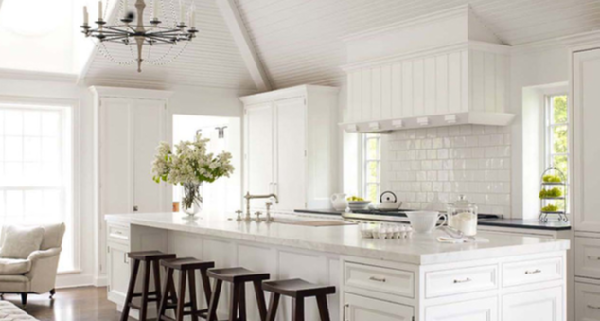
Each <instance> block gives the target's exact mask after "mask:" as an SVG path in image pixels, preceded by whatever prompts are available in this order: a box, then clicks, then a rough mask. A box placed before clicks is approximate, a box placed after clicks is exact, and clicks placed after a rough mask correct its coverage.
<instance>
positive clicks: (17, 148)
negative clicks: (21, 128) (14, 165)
mask: <svg viewBox="0 0 600 321" xmlns="http://www.w3.org/2000/svg"><path fill="white" fill-rule="evenodd" d="M4 143H5V144H6V146H4V159H5V160H6V161H10V162H20V161H22V160H23V138H22V137H6V140H5V141H4Z"/></svg>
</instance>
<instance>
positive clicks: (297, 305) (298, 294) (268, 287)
mask: <svg viewBox="0 0 600 321" xmlns="http://www.w3.org/2000/svg"><path fill="white" fill-rule="evenodd" d="M263 289H264V290H265V291H267V292H272V293H273V294H272V295H271V303H270V305H269V313H268V314H267V320H266V321H274V320H275V314H276V313H277V306H278V305H279V297H280V296H281V295H287V296H290V297H292V321H304V298H307V297H311V296H314V297H315V298H316V299H317V306H318V308H319V315H320V316H321V321H329V309H328V308H327V295H328V294H333V293H335V286H323V285H317V284H312V283H310V282H307V281H304V280H302V279H289V280H279V281H269V282H264V283H263Z"/></svg>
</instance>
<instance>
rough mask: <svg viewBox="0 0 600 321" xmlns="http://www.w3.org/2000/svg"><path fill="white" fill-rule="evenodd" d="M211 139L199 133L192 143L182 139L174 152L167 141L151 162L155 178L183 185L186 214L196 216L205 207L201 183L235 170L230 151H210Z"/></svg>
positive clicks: (159, 148)
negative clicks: (208, 146)
mask: <svg viewBox="0 0 600 321" xmlns="http://www.w3.org/2000/svg"><path fill="white" fill-rule="evenodd" d="M208 141H209V139H208V138H202V135H200V134H198V135H197V136H196V139H195V140H194V141H193V142H189V141H182V142H180V143H179V144H177V145H176V146H175V153H173V152H172V151H171V147H170V146H169V144H168V143H166V142H161V143H160V145H159V146H158V147H157V149H156V150H157V153H156V155H155V157H154V161H153V162H152V173H153V177H152V179H153V180H154V181H155V182H156V183H160V182H161V181H164V182H167V183H169V184H172V185H181V186H183V187H184V191H185V193H184V197H183V200H182V203H183V204H182V205H183V208H184V210H185V212H186V213H188V214H190V215H194V214H196V213H197V211H199V210H200V208H201V207H202V203H203V199H202V195H200V185H202V184H203V183H212V182H214V181H216V180H217V179H218V178H220V177H223V176H225V177H229V175H231V174H232V173H233V171H234V168H233V166H232V165H231V153H229V152H225V151H223V152H221V153H220V154H218V155H216V156H215V155H214V154H213V153H208V152H207V150H206V143H207V142H208Z"/></svg>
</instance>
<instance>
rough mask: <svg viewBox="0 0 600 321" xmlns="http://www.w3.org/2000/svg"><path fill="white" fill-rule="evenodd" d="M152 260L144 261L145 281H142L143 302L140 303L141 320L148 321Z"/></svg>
mask: <svg viewBox="0 0 600 321" xmlns="http://www.w3.org/2000/svg"><path fill="white" fill-rule="evenodd" d="M150 264H151V263H150V261H146V262H144V281H143V283H142V303H141V304H140V305H141V306H140V321H146V318H147V315H148V288H149V287H150V269H151V267H150Z"/></svg>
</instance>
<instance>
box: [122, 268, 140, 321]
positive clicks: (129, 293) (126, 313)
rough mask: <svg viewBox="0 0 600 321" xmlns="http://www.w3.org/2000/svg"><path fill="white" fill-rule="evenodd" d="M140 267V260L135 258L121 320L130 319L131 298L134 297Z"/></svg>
mask: <svg viewBox="0 0 600 321" xmlns="http://www.w3.org/2000/svg"><path fill="white" fill-rule="evenodd" d="M139 268H140V261H139V260H133V268H132V270H131V278H130V279H129V287H128V288H127V296H126V297H125V304H124V305H123V311H122V312H121V321H127V319H129V310H130V309H131V300H132V299H133V291H134V290H135V280H136V279H137V275H138V270H139Z"/></svg>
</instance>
